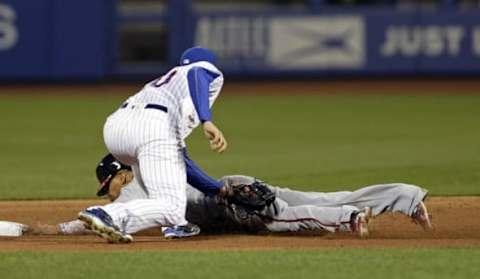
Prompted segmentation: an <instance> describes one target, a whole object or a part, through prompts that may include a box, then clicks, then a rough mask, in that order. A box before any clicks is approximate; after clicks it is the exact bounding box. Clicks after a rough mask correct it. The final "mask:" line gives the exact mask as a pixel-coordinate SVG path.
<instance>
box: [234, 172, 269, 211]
mask: <svg viewBox="0 0 480 279" xmlns="http://www.w3.org/2000/svg"><path fill="white" fill-rule="evenodd" d="M228 192H229V194H228V196H227V202H228V203H230V204H234V205H236V206H240V207H242V208H243V209H244V210H245V211H247V213H255V212H256V213H259V212H260V211H262V210H263V209H265V208H266V207H268V206H270V205H271V204H272V203H273V202H274V201H275V194H274V193H273V192H272V191H271V190H270V189H269V188H268V186H267V185H266V184H264V183H262V182H260V181H258V180H256V181H255V182H253V183H252V184H249V185H245V184H240V185H232V186H230V189H228Z"/></svg>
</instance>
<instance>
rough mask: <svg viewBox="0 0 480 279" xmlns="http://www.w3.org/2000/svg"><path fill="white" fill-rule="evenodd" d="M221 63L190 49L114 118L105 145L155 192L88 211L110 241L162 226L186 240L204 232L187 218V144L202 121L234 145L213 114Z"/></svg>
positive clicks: (215, 136) (218, 141)
mask: <svg viewBox="0 0 480 279" xmlns="http://www.w3.org/2000/svg"><path fill="white" fill-rule="evenodd" d="M214 64H215V56H214V54H213V53H212V52H211V51H210V50H208V49H205V48H200V47H194V48H190V49H188V50H186V51H185V52H184V53H183V54H182V57H181V60H180V65H179V66H177V67H174V68H173V69H171V70H170V71H169V72H168V73H167V74H166V75H164V76H163V77H161V78H159V79H156V80H154V81H152V82H149V83H147V84H146V85H145V86H144V87H143V89H142V90H141V91H140V92H138V93H137V94H135V95H133V96H131V97H129V98H128V99H127V100H126V101H125V102H124V103H123V104H122V105H121V107H120V108H119V109H118V110H117V111H115V112H114V113H113V114H112V115H110V116H109V117H108V119H107V121H106V123H105V125H104V140H105V144H106V146H107V148H108V150H109V151H110V152H111V153H112V154H113V156H115V157H116V158H117V159H118V160H119V161H120V162H122V163H123V164H127V165H130V166H131V167H132V170H133V173H134V175H135V177H136V178H137V179H138V181H139V183H140V185H141V187H142V188H143V189H144V190H145V192H146V193H147V196H146V197H145V198H140V199H134V200H131V201H128V202H125V203H112V204H109V205H106V206H94V207H90V208H88V209H86V210H84V211H82V212H80V213H79V219H80V220H81V221H83V222H84V223H85V225H86V226H87V227H89V228H90V229H91V230H92V231H94V232H95V233H97V234H98V235H100V236H102V237H104V238H106V239H107V240H108V241H109V242H131V241H132V240H133V238H132V237H131V235H130V234H132V233H135V232H137V231H140V230H144V229H148V228H151V227H155V226H170V227H173V228H175V229H176V230H177V233H178V234H179V236H181V237H188V236H194V235H197V234H198V233H199V232H200V228H199V227H198V226H196V225H194V224H190V223H188V222H187V220H186V219H185V210H186V192H185V191H186V185H187V176H186V167H185V160H184V156H185V154H184V148H185V138H186V137H187V136H188V135H189V134H190V133H191V132H192V130H193V129H194V128H195V127H197V126H198V125H199V124H200V123H202V125H203V130H204V133H205V136H206V137H207V138H208V140H209V141H210V147H211V148H212V150H214V151H217V152H223V151H224V150H225V149H226V148H227V142H226V140H225V138H224V136H223V134H222V132H221V131H220V130H219V129H218V128H217V127H216V126H215V125H214V124H213V122H212V117H211V112H210V108H211V106H212V105H213V103H214V102H215V99H216V98H217V97H218V95H219V93H220V91H221V89H222V86H223V74H222V73H221V72H220V70H219V69H217V68H216V67H215V65H214ZM215 191H216V192H219V191H220V189H214V192H215Z"/></svg>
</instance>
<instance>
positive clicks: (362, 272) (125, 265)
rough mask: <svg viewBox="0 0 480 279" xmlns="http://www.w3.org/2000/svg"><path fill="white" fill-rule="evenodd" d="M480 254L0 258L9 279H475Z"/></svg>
mask: <svg viewBox="0 0 480 279" xmlns="http://www.w3.org/2000/svg"><path fill="white" fill-rule="evenodd" d="M479 258H480V250H479V249H468V248H455V249H453V248H450V249H446V248H441V249H415V250H414V249H387V250H380V249H341V250H322V251H282V250H277V251H264V252H232V251H230V252H161V253H155V252H136V253H131V252H127V253H125V252H124V253H67V252H49V253H9V254H7V253H0V270H1V271H2V273H3V274H8V278H11V279H13V278H39V276H40V275H41V276H40V277H41V278H102V279H108V278H115V279H118V278H169V279H174V278H192V279H193V278H222V279H228V278H275V279H281V278H286V279H287V278H288V279H290V278H309V279H311V278H325V279H329V278H332V279H342V278H345V279H352V278H368V279H376V278H379V279H384V278H389V279H395V278H399V279H405V278H411V279H416V278H421V279H430V278H431V279H439V278H448V279H450V278H476V277H477V276H478V273H479V272H480V267H479V265H478V259H479Z"/></svg>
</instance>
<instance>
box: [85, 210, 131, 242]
mask: <svg viewBox="0 0 480 279" xmlns="http://www.w3.org/2000/svg"><path fill="white" fill-rule="evenodd" d="M78 219H79V220H80V221H82V222H84V223H85V226H86V227H87V228H88V229H89V230H91V231H93V232H94V233H96V234H97V235H98V236H100V237H102V238H105V239H106V240H107V241H108V242H109V243H130V242H132V241H133V237H132V236H131V235H129V234H124V233H122V232H121V231H120V230H119V229H118V227H117V226H115V225H114V224H113V221H112V218H111V217H110V215H108V214H107V213H106V212H105V211H103V210H102V209H100V208H92V209H85V210H84V211H82V212H80V213H79V214H78Z"/></svg>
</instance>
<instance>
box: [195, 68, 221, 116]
mask: <svg viewBox="0 0 480 279" xmlns="http://www.w3.org/2000/svg"><path fill="white" fill-rule="evenodd" d="M218 76H219V75H218V74H216V73H213V72H210V71H209V70H207V69H204V68H201V67H193V68H191V69H190V70H189V71H188V73H187V80H188V90H189V91H190V97H191V98H192V101H193V105H194V106H195V110H196V111H197V114H198V118H199V119H200V121H201V122H202V123H203V122H205V121H211V120H212V114H211V112H210V100H209V98H208V97H209V96H208V90H209V88H210V83H212V81H213V80H214V79H215V78H216V77H218Z"/></svg>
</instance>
